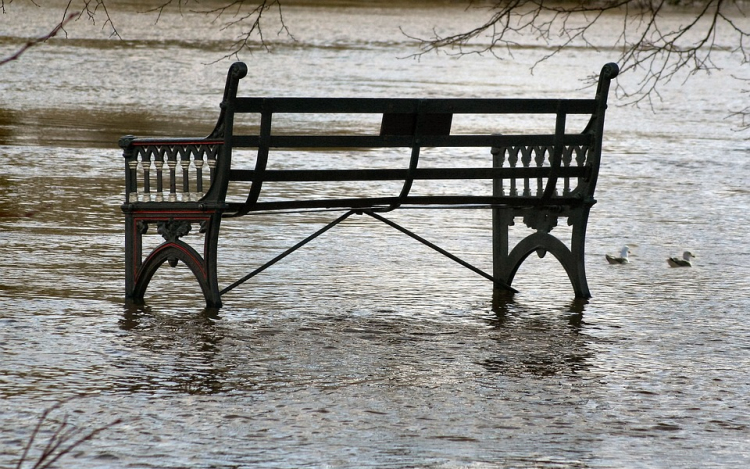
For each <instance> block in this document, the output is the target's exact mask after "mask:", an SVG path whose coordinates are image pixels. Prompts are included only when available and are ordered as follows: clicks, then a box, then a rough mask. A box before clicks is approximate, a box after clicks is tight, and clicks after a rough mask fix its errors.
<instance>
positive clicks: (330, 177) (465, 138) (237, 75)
mask: <svg viewBox="0 0 750 469" xmlns="http://www.w3.org/2000/svg"><path fill="white" fill-rule="evenodd" d="M618 73H619V69H618V67H617V65H616V64H614V63H609V64H606V65H605V66H604V67H603V68H602V71H601V73H600V75H599V81H598V85H597V90H596V95H595V97H594V99H377V98H362V99H359V98H249V97H238V96H237V92H238V86H239V82H240V80H241V79H242V78H244V77H245V76H246V75H247V66H246V65H245V64H243V63H241V62H237V63H235V64H233V65H232V66H231V67H230V69H229V72H228V75H227V83H226V87H225V89H224V97H223V100H222V103H221V113H220V116H219V119H218V122H217V124H216V126H215V128H214V130H213V131H212V132H211V134H210V135H208V136H207V137H205V138H136V137H134V136H130V135H129V136H125V137H123V138H121V139H120V142H119V143H120V146H121V148H122V149H123V156H124V158H125V186H126V191H125V203H124V204H123V205H122V210H123V212H124V214H125V297H126V299H127V300H128V301H131V302H135V303H142V302H143V299H144V295H145V292H146V289H147V287H148V285H149V283H150V281H151V278H152V277H153V275H154V274H155V273H156V271H157V269H158V268H159V267H160V266H161V265H162V264H163V263H165V262H168V263H169V264H170V265H171V266H175V265H177V263H178V261H182V262H183V263H184V264H185V265H187V266H188V267H189V268H190V270H191V271H192V272H193V274H194V275H195V277H196V279H197V280H198V284H199V285H200V287H201V290H202V292H203V295H204V297H205V300H206V306H207V307H208V308H220V307H221V305H222V302H221V297H222V295H223V294H225V293H227V292H228V291H230V290H232V289H234V288H235V287H237V286H239V285H240V284H241V283H244V282H245V281H247V280H248V279H250V278H251V277H253V276H254V275H256V274H257V273H260V272H261V271H263V270H265V269H266V268H267V267H269V266H270V265H273V264H274V263H276V262H278V261H279V260H281V259H282V258H284V257H286V256H287V255H288V254H290V253H291V252H293V251H295V250H296V249H298V248H300V247H302V246H303V245H304V244H307V243H308V242H309V241H311V240H312V239H315V238H316V237H317V236H319V235H321V234H322V233H324V232H326V231H327V230H329V229H330V228H332V227H333V226H335V225H337V224H338V223H340V222H342V221H343V220H345V219H346V218H348V217H349V216H351V215H353V214H365V215H369V216H371V217H373V218H375V219H377V220H379V221H382V222H384V223H386V224H388V225H390V226H393V227H394V228H396V229H398V230H399V231H401V232H402V233H404V234H407V235H409V236H411V237H413V238H414V239H417V240H418V241H420V242H422V243H423V244H426V245H427V246H429V247H431V248H432V249H435V250H436V251H438V252H440V253H441V254H444V255H446V256H448V257H450V258H451V259H453V260H455V261H456V262H459V263H461V264H462V265H464V266H465V267H468V268H470V269H472V270H473V271H475V272H476V273H478V274H480V275H482V276H484V277H486V278H488V279H489V280H491V281H492V282H493V285H494V288H495V289H500V290H506V291H511V292H515V290H514V289H513V288H512V287H511V284H512V281H513V278H514V277H515V274H516V272H517V270H518V268H519V267H520V265H521V264H522V263H523V261H524V260H525V259H526V257H528V256H529V255H530V254H531V253H533V252H536V253H537V254H538V255H539V256H540V257H541V256H544V255H545V254H546V253H547V252H550V253H552V254H553V255H554V256H555V257H556V258H557V259H558V260H559V262H560V263H561V264H562V266H563V268H564V269H565V271H566V273H567V275H568V277H569V279H570V281H571V284H572V286H573V289H574V291H575V296H576V297H577V298H589V297H590V296H591V294H590V291H589V288H588V283H587V281H586V273H585V265H584V248H585V237H586V225H587V222H588V216H589V212H590V209H591V207H592V206H593V205H594V204H595V203H596V200H595V199H594V189H595V187H596V182H597V178H598V173H599V164H600V159H601V146H602V135H603V129H604V116H605V110H606V108H607V96H608V93H609V87H610V81H611V80H612V79H614V78H615V77H616V76H617V74H618ZM313 112H314V113H322V114H326V113H367V114H382V122H381V127H380V134H379V135H360V134H356V135H352V134H349V135H336V134H333V135H331V134H325V135H321V134H320V133H319V132H316V134H315V135H309V134H294V135H286V134H283V135H276V134H274V133H273V132H272V117H273V116H274V114H278V113H290V114H295V113H313ZM246 113H252V114H259V115H260V124H259V126H258V128H257V129H256V130H255V131H253V132H250V133H249V134H236V132H235V130H236V129H235V125H234V121H235V117H236V116H237V115H240V114H246ZM455 114H553V115H555V119H556V120H555V131H554V133H551V134H543V135H524V134H522V135H502V134H496V133H493V134H478V135H453V134H451V133H450V131H451V119H452V117H453V115H455ZM571 114H584V115H590V118H589V120H588V124H587V125H586V127H585V129H584V130H583V131H582V132H580V133H567V132H566V128H565V127H566V117H567V116H568V115H571ZM384 147H385V148H391V147H393V148H409V149H411V158H410V159H409V166H408V167H406V168H389V169H349V170H345V169H323V170H321V169H285V170H284V169H282V170H278V169H276V170H274V169H267V166H268V161H269V155H270V153H271V151H272V150H275V149H277V148H284V149H290V150H291V151H294V150H295V149H310V148H317V149H322V150H325V149H342V148H347V149H349V148H384ZM425 147H434V148H449V147H479V148H485V149H488V150H491V154H492V164H491V166H490V165H487V166H486V167H480V168H464V167H461V168H426V167H420V166H419V156H420V150H421V149H422V148H425ZM235 148H254V149H257V156H256V160H255V165H254V168H253V169H237V168H233V167H232V156H233V150H234V149H235ZM532 159H533V160H532ZM533 161H536V166H534V164H533ZM519 163H520V165H519ZM508 164H509V165H510V166H507V165H508ZM206 169H208V172H209V174H208V175H206V174H205V173H206ZM206 178H208V179H209V181H208V182H204V179H206ZM440 179H444V180H467V181H468V180H490V181H492V193H491V194H489V195H476V194H448V195H444V194H443V195H431V194H428V195H411V194H410V192H411V189H412V186H413V184H414V183H415V181H422V180H440ZM394 180H398V181H403V185H402V189H401V191H400V193H399V194H398V195H395V196H392V197H358V198H351V197H343V198H336V199H331V198H320V199H315V198H313V199H310V198H302V197H300V198H292V199H291V200H283V201H279V200H270V201H267V200H262V199H261V194H262V190H263V184H264V183H267V182H279V181H284V182H299V183H302V182H309V181H394ZM243 181H244V182H247V183H250V189H249V191H248V195H247V199H246V200H245V202H242V203H240V202H227V201H226V198H227V191H228V188H229V185H230V183H236V182H243ZM179 182H181V183H182V184H179ZM535 182H536V184H537V187H536V191H535V192H534V190H533V189H532V188H531V186H533V185H534V183H535ZM154 183H155V184H154ZM561 184H562V185H563V186H564V187H561ZM154 185H156V187H155V188H154V187H153V186H154ZM206 185H208V189H207V190H206V191H205V192H204V186H206ZM520 186H523V188H522V189H523V193H519V188H520ZM167 187H168V188H167ZM179 199H181V200H179ZM402 207H412V208H435V207H437V208H466V207H481V208H488V209H491V210H492V214H493V217H492V232H493V255H492V259H493V272H492V275H490V274H487V273H484V272H482V271H481V270H480V269H477V268H476V267H474V266H472V265H470V264H468V263H467V262H465V261H463V260H461V259H459V258H458V257H456V256H453V255H452V254H450V253H448V252H447V251H445V250H443V249H441V248H439V247H438V246H436V245H434V244H432V243H430V242H429V241H427V240H426V239H424V238H421V237H420V236H418V235H416V234H415V233H413V232H411V231H409V230H407V229H406V228H403V227H401V226H400V225H397V224H396V223H394V222H392V221H391V220H389V219H387V218H385V217H384V216H383V213H385V212H389V211H392V210H396V209H399V208H402ZM307 210H340V211H343V212H344V213H343V215H341V216H340V217H339V218H337V219H335V220H334V221H332V222H331V223H330V224H328V225H326V226H325V227H323V228H322V229H321V230H319V231H318V232H316V233H314V234H313V235H311V236H310V237H308V238H307V239H305V240H303V241H301V242H300V243H298V244H297V245H295V246H293V247H292V248H290V249H289V250H287V251H285V252H284V253H282V254H281V255H279V256H277V257H276V258H274V259H272V260H271V261H269V262H268V263H267V264H265V265H264V266H262V267H260V268H259V269H256V270H255V271H253V272H251V273H250V274H248V275H247V276H245V277H243V278H242V279H240V280H238V281H237V282H234V283H233V284H232V285H230V286H228V287H226V288H224V289H220V288H219V284H218V277H217V267H218V266H217V248H218V244H219V232H220V225H221V222H222V219H230V218H237V217H242V216H244V215H248V214H251V213H257V212H273V211H307ZM517 217H521V218H522V219H523V222H524V223H525V224H526V225H527V226H528V227H529V228H532V229H533V230H536V231H535V232H534V233H532V234H530V235H528V236H526V237H525V238H523V239H522V240H521V241H520V242H519V243H517V244H516V245H515V246H514V247H513V248H512V249H510V246H509V227H510V226H512V225H513V224H514V220H515V219H516V218H517ZM560 217H565V218H567V223H568V225H571V226H572V233H571V239H570V246H569V247H568V246H566V244H565V243H563V242H562V241H561V240H559V239H558V238H557V237H555V236H553V235H552V234H550V232H551V231H552V229H553V228H554V227H555V226H556V225H557V220H558V218H560ZM153 225H156V228H157V232H158V233H159V234H160V235H162V236H163V238H164V242H163V243H161V244H160V245H159V246H157V247H156V248H154V249H153V250H152V251H151V252H150V253H148V254H147V255H146V256H145V257H144V252H143V235H144V234H146V233H147V231H148V229H149V227H150V226H153ZM193 225H195V226H199V227H200V228H199V231H200V232H201V233H203V234H204V239H203V243H202V244H203V246H202V252H199V251H198V250H196V249H195V248H194V247H193V246H191V245H190V244H189V243H187V242H186V241H184V240H183V239H182V238H183V237H185V236H186V235H187V234H188V233H189V232H190V231H191V230H192V228H193ZM193 244H195V243H193Z"/></svg>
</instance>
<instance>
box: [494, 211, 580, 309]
mask: <svg viewBox="0 0 750 469" xmlns="http://www.w3.org/2000/svg"><path fill="white" fill-rule="evenodd" d="M589 210H590V209H589V207H583V208H579V209H574V210H573V211H572V213H571V214H570V215H569V217H568V223H569V224H570V225H572V227H573V229H572V234H571V243H570V248H568V247H567V246H566V245H565V244H564V243H563V242H562V241H560V240H559V239H558V238H556V237H554V236H552V235H551V234H549V231H551V229H552V227H553V226H555V225H556V217H555V216H554V215H549V214H548V215H546V216H545V215H544V214H542V215H541V216H540V215H539V214H537V213H534V212H531V213H532V216H533V217H534V218H536V220H537V221H538V222H539V221H540V220H542V221H540V224H541V228H539V229H537V231H536V232H535V233H532V234H530V235H529V236H527V237H525V238H524V239H523V240H521V241H520V242H519V243H518V244H516V245H515V246H514V247H513V249H512V250H510V251H509V244H508V230H509V227H510V226H512V225H513V218H514V215H515V214H514V212H513V210H512V209H493V277H494V278H495V279H497V280H500V281H501V282H504V283H505V284H506V285H511V284H512V282H513V278H514V277H515V275H516V272H517V271H518V268H519V267H520V266H521V264H522V263H523V261H524V260H526V258H527V257H528V256H529V255H530V254H531V253H533V252H536V253H537V254H538V255H539V257H543V256H544V255H546V253H547V252H550V253H552V255H554V256H555V257H556V258H557V260H558V261H559V262H560V264H561V265H562V266H563V268H564V269H565V272H566V273H567V274H568V278H569V279H570V283H571V285H572V286H573V291H574V292H575V296H576V298H591V293H590V292H589V287H588V282H587V281H586V270H585V265H584V251H585V239H586V223H587V222H588V214H589ZM527 215H528V214H527ZM552 218H555V220H551V219H552ZM524 221H525V222H526V223H527V225H528V224H529V220H527V219H525V220H524ZM534 228H536V226H534ZM498 285H499V284H496V285H495V288H496V289H500V288H501V287H499V286H498Z"/></svg>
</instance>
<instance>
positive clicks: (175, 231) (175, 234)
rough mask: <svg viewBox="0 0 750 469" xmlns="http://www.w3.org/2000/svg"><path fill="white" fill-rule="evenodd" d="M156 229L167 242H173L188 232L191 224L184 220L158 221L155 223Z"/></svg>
mask: <svg viewBox="0 0 750 469" xmlns="http://www.w3.org/2000/svg"><path fill="white" fill-rule="evenodd" d="M156 227H157V229H156V231H157V233H159V234H160V235H162V236H163V237H164V239H165V240H166V241H167V242H168V243H174V242H175V241H177V240H178V239H180V238H181V237H183V236H185V235H187V234H188V233H190V229H191V228H192V225H191V224H190V222H187V221H184V220H169V221H160V222H158V223H157V224H156Z"/></svg>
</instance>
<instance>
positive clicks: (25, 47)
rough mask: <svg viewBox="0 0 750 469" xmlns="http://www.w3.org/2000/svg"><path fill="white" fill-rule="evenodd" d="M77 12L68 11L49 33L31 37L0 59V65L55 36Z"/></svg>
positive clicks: (15, 58)
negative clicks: (9, 54) (34, 37)
mask: <svg viewBox="0 0 750 469" xmlns="http://www.w3.org/2000/svg"><path fill="white" fill-rule="evenodd" d="M4 6H5V4H3V7H4ZM79 14H80V13H79V12H75V13H68V15H67V16H66V17H65V18H64V19H63V20H62V21H61V22H60V23H59V24H58V25H57V26H55V28H54V29H53V30H52V31H50V32H49V33H47V34H45V35H44V36H42V37H39V38H36V39H32V40H30V41H28V42H27V43H26V44H24V45H23V47H21V48H20V49H18V51H16V53H15V54H13V55H11V56H8V57H6V58H4V59H0V65H4V64H6V63H8V62H12V61H14V60H18V58H19V57H21V55H23V53H24V52H26V51H27V50H29V49H31V48H32V47H34V46H36V45H38V44H41V43H42V42H46V41H47V40H49V39H51V38H53V37H55V36H56V35H57V33H59V32H60V31H61V30H62V29H63V28H64V27H65V25H66V24H67V23H68V22H69V21H71V20H72V19H73V18H76V17H77V16H79Z"/></svg>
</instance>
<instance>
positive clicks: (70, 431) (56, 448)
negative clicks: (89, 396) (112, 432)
mask: <svg viewBox="0 0 750 469" xmlns="http://www.w3.org/2000/svg"><path fill="white" fill-rule="evenodd" d="M81 397H85V395H81V396H73V397H71V398H69V399H66V400H63V401H60V402H57V403H55V404H54V405H52V406H51V407H49V408H47V409H46V410H45V411H44V412H42V415H41V416H40V418H39V421H38V422H37V424H36V427H34V430H33V432H32V433H31V436H30V437H29V441H28V442H27V444H26V446H25V447H24V450H23V453H22V454H21V458H20V459H19V460H18V464H17V465H16V469H21V467H22V466H23V463H24V462H26V457H27V456H28V454H29V450H30V449H31V447H32V445H33V444H34V440H35V439H36V436H37V435H38V434H39V430H40V429H41V427H42V425H43V424H44V423H45V422H46V421H47V419H48V417H49V415H50V414H51V413H52V412H53V411H56V410H58V409H60V408H61V407H62V405H63V404H65V403H67V402H70V401H71V400H73V399H77V398H81ZM120 423H122V419H116V420H114V421H112V422H110V423H108V424H106V425H103V426H101V427H98V428H95V429H94V430H91V431H90V432H88V433H85V432H86V430H85V429H84V428H77V427H71V426H70V425H69V423H68V416H67V415H65V416H63V418H62V421H61V422H60V423H59V425H58V426H57V428H56V429H55V430H54V432H53V433H52V436H51V437H50V438H49V440H48V441H47V444H46V445H45V447H44V449H43V450H42V451H41V454H40V455H39V458H38V459H37V461H36V463H35V464H34V466H32V467H33V469H49V468H51V467H53V466H54V464H55V463H56V462H57V461H58V460H59V459H60V458H61V457H63V456H65V455H66V454H68V453H70V452H71V451H73V450H74V449H75V448H77V447H78V446H80V445H81V444H83V443H85V442H86V441H89V440H91V439H92V438H94V437H95V436H96V435H98V434H99V433H101V432H103V431H104V430H107V429H109V428H111V427H113V426H115V425H118V424H120Z"/></svg>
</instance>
